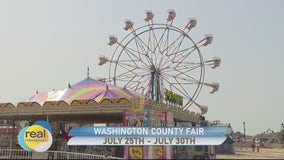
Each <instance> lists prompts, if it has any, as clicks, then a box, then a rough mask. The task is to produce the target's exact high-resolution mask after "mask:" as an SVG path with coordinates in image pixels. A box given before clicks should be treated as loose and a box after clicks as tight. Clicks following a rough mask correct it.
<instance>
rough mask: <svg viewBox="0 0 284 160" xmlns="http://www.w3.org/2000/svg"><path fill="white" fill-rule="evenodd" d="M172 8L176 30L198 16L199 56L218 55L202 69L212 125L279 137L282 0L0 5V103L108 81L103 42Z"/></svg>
mask: <svg viewBox="0 0 284 160" xmlns="http://www.w3.org/2000/svg"><path fill="white" fill-rule="evenodd" d="M168 9H174V10H175V12H176V14H177V16H176V19H175V20H174V25H175V26H177V27H181V28H182V27H184V25H185V24H186V22H187V20H188V18H190V17H195V18H196V20H197V26H196V28H194V29H193V30H192V31H191V33H192V36H193V37H192V38H193V40H195V41H198V40H200V39H202V38H203V37H204V34H206V33H211V34H212V35H213V37H214V40H213V43H212V44H211V45H209V46H208V47H206V48H202V50H201V52H202V54H203V56H204V58H205V59H206V58H211V57H216V56H217V57H220V58H221V59H222V63H221V66H220V67H219V68H217V69H215V70H206V74H205V81H207V82H219V83H220V89H219V91H218V92H217V93H215V94H212V95H211V94H208V92H210V91H211V90H210V89H206V88H203V90H202V93H201V95H200V96H199V97H198V101H199V102H200V103H202V104H205V105H207V106H209V111H208V113H207V114H206V117H207V119H209V120H212V121H213V120H220V121H222V122H224V123H231V125H232V127H233V129H234V131H243V122H245V123H246V133H247V134H251V135H254V134H257V133H261V132H263V131H266V130H267V129H269V128H270V129H272V130H274V131H279V130H280V127H281V123H284V118H283V114H284V102H283V91H284V85H283V81H284V74H283V72H284V71H283V69H284V63H283V60H284V53H283V51H284V45H283V43H282V42H283V37H284V18H283V15H284V1H283V0H238V1H233V0H208V1H205V0H198V1H192V0H179V1H170V0H155V1H153V0H144V1H136V0H60V1H58V0H40V1H39V0H26V1H22V0H1V1H0V55H1V63H0V65H1V67H0V73H1V83H0V102H2V103H4V102H12V103H14V104H15V103H17V102H20V101H22V100H24V99H26V98H28V97H30V96H31V95H33V94H34V93H35V92H36V90H39V91H43V92H47V91H51V90H52V89H62V88H65V87H67V85H68V83H69V82H70V83H75V82H77V81H80V80H82V79H83V78H85V77H86V75H87V67H88V66H89V67H90V76H91V77H93V78H98V77H107V76H108V69H107V67H103V68H102V67H100V66H98V62H99V61H98V57H99V56H100V55H106V56H108V57H111V55H112V53H113V52H114V49H115V48H114V47H110V46H108V45H107V43H108V36H109V35H113V34H114V35H116V36H117V37H119V38H122V37H124V36H125V35H126V32H125V31H124V30H123V27H124V20H125V19H131V20H132V21H133V22H134V25H135V26H142V25H144V24H145V22H144V20H143V19H144V18H145V11H146V10H152V11H153V12H154V15H155V16H154V20H155V22H161V23H164V22H166V16H167V10H168Z"/></svg>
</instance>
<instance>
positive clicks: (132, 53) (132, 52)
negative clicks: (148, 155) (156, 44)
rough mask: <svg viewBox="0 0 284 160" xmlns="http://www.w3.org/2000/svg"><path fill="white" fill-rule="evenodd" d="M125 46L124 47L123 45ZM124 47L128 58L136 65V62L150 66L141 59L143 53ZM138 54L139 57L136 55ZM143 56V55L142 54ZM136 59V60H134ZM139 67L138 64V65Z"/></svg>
mask: <svg viewBox="0 0 284 160" xmlns="http://www.w3.org/2000/svg"><path fill="white" fill-rule="evenodd" d="M122 46H123V45H122ZM123 47H124V53H126V54H127V56H128V57H129V58H130V59H131V60H132V61H133V62H134V63H135V64H136V62H139V63H142V64H144V65H146V66H147V65H148V64H147V63H145V62H144V61H143V60H142V59H141V58H142V57H141V56H140V55H141V54H142V53H141V52H137V51H135V50H134V49H130V48H129V47H126V46H123ZM135 53H137V54H138V55H139V57H138V56H137V55H136V54H135ZM142 55H143V54H142ZM134 58H135V59H134ZM136 65H137V64H136Z"/></svg>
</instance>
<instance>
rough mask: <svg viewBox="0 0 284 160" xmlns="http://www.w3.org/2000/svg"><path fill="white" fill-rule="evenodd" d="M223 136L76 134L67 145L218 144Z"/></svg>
mask: <svg viewBox="0 0 284 160" xmlns="http://www.w3.org/2000/svg"><path fill="white" fill-rule="evenodd" d="M225 140H226V136H223V137H95V136H82V137H81V136H76V137H72V138H71V139H69V141H68V143H67V144H68V145H119V146H120V145H126V146H127V145H129V146H131V145H135V146H136V145H145V146H149V145H220V144H222V143H223V142H224V141H225Z"/></svg>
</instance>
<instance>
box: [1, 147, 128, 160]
mask: <svg viewBox="0 0 284 160" xmlns="http://www.w3.org/2000/svg"><path fill="white" fill-rule="evenodd" d="M0 159H27V160H28V159H50V160H52V159H70V160H72V159H123V158H118V157H113V156H107V155H94V154H86V153H76V152H65V151H47V152H43V153H37V152H29V151H25V150H22V149H0Z"/></svg>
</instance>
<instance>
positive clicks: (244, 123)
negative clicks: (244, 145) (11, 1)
mask: <svg viewBox="0 0 284 160" xmlns="http://www.w3.org/2000/svg"><path fill="white" fill-rule="evenodd" d="M243 125H244V137H245V140H246V122H243Z"/></svg>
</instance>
